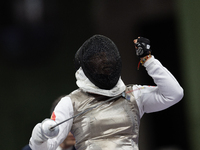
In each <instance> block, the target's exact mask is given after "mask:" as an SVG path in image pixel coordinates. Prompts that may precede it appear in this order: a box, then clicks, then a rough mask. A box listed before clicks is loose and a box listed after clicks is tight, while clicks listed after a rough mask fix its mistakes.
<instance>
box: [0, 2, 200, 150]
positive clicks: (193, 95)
mask: <svg viewBox="0 0 200 150" xmlns="http://www.w3.org/2000/svg"><path fill="white" fill-rule="evenodd" d="M199 6H200V1H195V0H191V1H186V0H162V1H161V0H138V1H136V0H126V1H124V0H109V1H108V0H87V1H55V0H48V1H46V0H7V1H3V2H1V5H0V7H1V9H0V18H1V23H0V101H1V105H0V111H1V125H0V127H1V128H0V129H1V131H0V134H1V142H0V149H1V150H13V149H14V150H20V149H21V148H22V147H23V146H25V145H26V144H28V142H29V138H30V136H31V132H32V129H33V127H34V126H35V125H36V123H38V122H41V121H42V120H43V119H44V118H49V117H50V107H51V104H52V102H53V101H54V100H55V99H57V98H58V97H59V96H61V95H67V94H69V93H70V92H71V91H73V90H75V89H76V88H77V86H76V83H75V77H74V73H75V71H74V65H73V58H74V55H75V52H76V51H77V49H78V48H79V47H80V46H81V45H82V43H83V42H84V41H85V40H86V39H88V38H89V37H91V36H92V35H94V34H102V35H105V36H107V37H109V38H111V39H112V40H113V41H114V42H115V43H116V45H117V46H118V48H119V51H120V53H121V56H122V62H123V70H122V79H123V80H124V82H125V84H130V83H132V84H141V85H154V83H153V81H152V79H151V78H150V77H149V76H148V75H147V73H146V71H145V69H144V68H143V67H140V70H139V71H138V70H137V64H138V61H139V59H138V58H137V57H136V56H135V51H134V49H133V42H132V40H133V39H134V38H136V37H138V36H143V37H147V38H149V39H150V40H151V48H152V50H153V54H154V56H155V57H156V58H158V59H159V60H160V61H161V62H162V64H163V65H164V66H165V67H167V68H168V69H169V70H170V71H171V72H172V74H173V75H174V76H175V77H176V78H177V80H178V81H179V82H180V84H181V86H182V87H183V88H184V93H185V96H184V98H183V100H182V101H181V102H179V103H178V104H176V105H174V106H173V107H171V108H169V109H167V110H165V111H161V112H156V113H151V114H145V115H144V117H143V118H142V120H141V126H140V140H139V146H140V150H199V147H200V141H199V140H200V135H199V133H200V118H199V114H200V109H199V103H200V102H199V98H200V92H199V88H198V85H199V83H200V79H199V72H200V68H199V64H200V62H199V61H200V59H199V54H200V52H199V50H198V49H199V47H200V42H199V39H200V29H199V25H200V17H199V14H200V9H199Z"/></svg>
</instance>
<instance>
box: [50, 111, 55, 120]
mask: <svg viewBox="0 0 200 150" xmlns="http://www.w3.org/2000/svg"><path fill="white" fill-rule="evenodd" d="M51 119H52V120H54V121H55V120H56V115H55V113H54V112H53V113H52V115H51Z"/></svg>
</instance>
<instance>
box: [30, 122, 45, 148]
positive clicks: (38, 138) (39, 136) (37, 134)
mask: <svg viewBox="0 0 200 150" xmlns="http://www.w3.org/2000/svg"><path fill="white" fill-rule="evenodd" d="M32 138H33V140H34V142H35V143H36V144H38V145H39V144H42V143H43V142H45V141H47V140H48V138H47V137H45V136H44V135H43V133H42V130H41V123H38V124H37V125H36V126H35V127H34V129H33V131H32Z"/></svg>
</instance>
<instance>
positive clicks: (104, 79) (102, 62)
mask: <svg viewBox="0 0 200 150" xmlns="http://www.w3.org/2000/svg"><path fill="white" fill-rule="evenodd" d="M74 63H75V69H76V70H78V69H79V68H80V67H82V69H83V72H84V74H85V75H86V77H87V78H88V79H89V80H90V81H91V82H92V83H93V84H94V85H96V86H97V87H99V88H101V89H106V90H110V89H112V88H113V87H114V86H115V85H116V84H117V82H118V80H119V77H120V75H121V67H122V63H121V57H120V54H119V51H118V48H117V46H116V45H115V43H114V42H113V41H112V40H111V39H109V38H107V37H105V36H103V35H94V36H92V37H91V38H89V39H88V40H86V41H85V42H84V43H83V45H82V46H81V47H80V48H79V49H78V51H77V52H76V54H75V60H74Z"/></svg>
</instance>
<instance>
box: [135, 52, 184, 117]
mask: <svg viewBox="0 0 200 150" xmlns="http://www.w3.org/2000/svg"><path fill="white" fill-rule="evenodd" d="M144 67H146V70H147V73H148V74H149V76H151V77H152V78H153V80H154V83H155V84H156V86H140V85H135V86H134V87H133V91H134V95H136V102H137V104H138V107H139V110H140V116H141V117H142V115H143V114H144V113H150V112H156V111H161V110H164V109H166V108H168V107H170V106H172V105H174V104H176V103H177V102H179V101H180V100H181V99H182V98H183V89H182V87H181V86H180V85H179V83H178V82H177V80H176V79H175V77H174V76H173V75H172V74H171V73H170V72H169V71H168V70H167V69H166V68H165V67H163V66H162V64H161V63H160V62H159V61H158V60H157V59H155V58H154V56H152V58H150V59H149V60H148V61H147V62H145V64H144ZM137 89H139V90H137Z"/></svg>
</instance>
